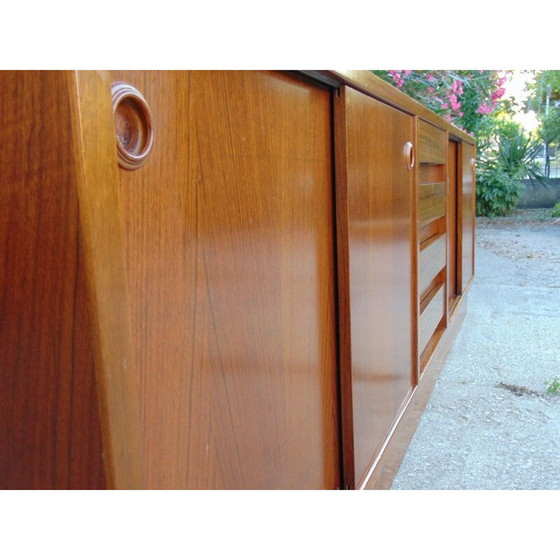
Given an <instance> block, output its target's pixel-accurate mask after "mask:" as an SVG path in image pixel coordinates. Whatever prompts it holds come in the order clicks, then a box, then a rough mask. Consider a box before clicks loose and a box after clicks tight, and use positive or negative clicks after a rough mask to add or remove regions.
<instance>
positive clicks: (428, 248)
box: [418, 234, 447, 300]
mask: <svg viewBox="0 0 560 560" xmlns="http://www.w3.org/2000/svg"><path fill="white" fill-rule="evenodd" d="M446 245H447V236H446V235H445V234H443V235H440V236H438V237H436V238H432V239H431V240H430V241H429V242H428V243H426V245H425V246H423V247H422V249H421V250H420V257H419V259H418V294H419V296H420V300H422V299H424V297H425V296H426V292H427V291H428V290H429V289H430V285H431V284H432V281H433V280H434V278H435V277H436V276H437V275H438V274H439V273H440V272H441V270H442V269H443V268H444V267H445V265H446V262H447V261H446Z"/></svg>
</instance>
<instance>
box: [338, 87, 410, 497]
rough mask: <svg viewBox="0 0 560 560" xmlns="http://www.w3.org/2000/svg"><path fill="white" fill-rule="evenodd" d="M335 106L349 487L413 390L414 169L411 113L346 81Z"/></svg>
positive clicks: (360, 479) (373, 455)
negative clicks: (410, 163)
mask: <svg viewBox="0 0 560 560" xmlns="http://www.w3.org/2000/svg"><path fill="white" fill-rule="evenodd" d="M336 109H337V112H338V113H339V114H340V113H342V114H344V118H345V123H346V124H345V126H346V135H345V136H346V137H345V143H344V148H345V153H346V169H345V181H346V186H345V190H346V193H347V201H346V205H344V206H343V207H342V210H344V209H347V214H346V216H345V217H342V218H341V217H339V219H343V220H344V221H345V222H346V224H347V228H348V234H347V235H348V246H347V247H346V248H345V247H341V248H340V249H339V252H342V253H344V252H345V251H347V254H348V260H349V277H348V286H347V289H348V290H349V296H348V301H349V325H348V326H349V329H350V336H349V337H347V338H346V340H349V341H350V348H349V349H348V348H347V349H344V348H342V349H341V352H343V353H344V352H349V353H350V356H351V383H348V380H347V381H346V383H344V382H343V389H345V394H343V406H345V410H343V415H345V416H346V415H351V423H352V426H353V434H352V436H353V440H352V441H351V442H349V441H345V442H344V446H345V453H346V454H348V453H350V450H351V452H352V454H353V460H354V463H353V468H352V470H351V471H350V472H346V473H345V478H346V484H347V485H348V486H350V487H352V486H360V484H361V483H362V482H363V481H364V480H365V478H366V475H367V474H368V471H369V469H370V467H371V466H372V463H373V461H374V460H375V458H376V456H377V454H378V452H379V450H380V448H381V445H382V444H383V441H384V439H385V438H386V436H387V435H388V433H389V431H390V428H391V426H392V424H393V422H394V420H395V417H396V415H397V414H398V412H399V410H400V409H401V407H402V405H403V403H404V402H405V401H406V399H407V397H408V396H409V394H410V391H411V385H412V375H413V367H412V326H411V325H412V305H413V300H412V286H411V277H412V271H411V252H412V245H411V237H413V234H412V230H413V223H412V217H411V211H412V204H411V200H412V193H413V190H412V189H413V173H411V172H410V171H409V170H408V169H407V166H406V161H405V157H404V152H403V148H404V146H405V144H406V142H409V141H412V139H413V137H414V120H413V119H412V118H411V117H409V116H408V115H406V114H405V113H402V112H400V111H397V110H395V109H393V108H392V107H389V106H388V105H385V104H383V103H381V102H379V101H377V100H375V99H373V98H371V97H368V96H366V95H363V94H362V93H360V92H357V91H355V90H352V89H349V88H346V89H345V91H344V95H342V96H341V97H339V98H338V99H337V107H336ZM339 118H340V117H339ZM337 176H340V174H338V175H337ZM339 246H340V245H339ZM343 288H344V287H341V286H340V285H339V290H340V289H343ZM343 314H344V310H342V312H341V317H342V318H343ZM343 328H344V327H343ZM342 374H343V375H345V374H346V375H348V372H345V371H343V372H342ZM349 385H351V406H349V402H350V397H348V395H347V393H348V392H349ZM347 422H350V421H349V420H347Z"/></svg>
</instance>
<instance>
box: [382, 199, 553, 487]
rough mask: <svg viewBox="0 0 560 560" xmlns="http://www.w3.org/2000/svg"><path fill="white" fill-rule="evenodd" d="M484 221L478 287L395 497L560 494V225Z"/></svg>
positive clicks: (526, 214) (531, 217)
mask: <svg viewBox="0 0 560 560" xmlns="http://www.w3.org/2000/svg"><path fill="white" fill-rule="evenodd" d="M547 216H550V211H543V210H540V211H539V210H537V211H535V210H533V211H518V212H517V213H516V215H515V216H513V217H511V218H497V219H494V220H488V219H484V218H480V219H479V220H478V225H477V229H476V234H477V242H476V246H477V253H476V277H475V281H474V283H473V285H472V287H471V290H470V293H469V295H468V302H467V304H468V311H467V315H466V318H465V321H464V323H463V326H462V329H461V331H460V333H459V335H458V336H457V338H456V340H455V342H454V344H453V347H452V350H451V352H450V354H449V357H448V358H447V361H446V364H445V367H444V369H443V370H442V372H441V375H440V378H439V380H438V382H437V384H436V386H435V389H434V392H433V394H432V397H431V399H430V401H429V403H428V406H427V408H426V410H425V412H424V414H423V416H422V418H421V420H420V423H419V426H418V430H417V432H416V434H415V437H414V439H413V441H412V443H411V446H410V448H409V450H408V452H407V454H406V456H405V458H404V461H403V463H402V465H401V468H400V469H399V472H398V473H397V476H396V478H395V480H394V482H393V489H401V490H404V489H410V490H413V489H428V490H438V489H446V490H460V489H477V490H485V489H498V490H506V489H528V490H536V489H543V490H552V489H560V396H555V395H549V394H547V392H546V383H547V381H551V380H553V379H554V378H555V377H557V378H559V379H560V219H553V218H550V217H547Z"/></svg>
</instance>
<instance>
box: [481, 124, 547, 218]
mask: <svg viewBox="0 0 560 560" xmlns="http://www.w3.org/2000/svg"><path fill="white" fill-rule="evenodd" d="M486 141H487V145H486V147H485V150H484V151H483V153H481V155H480V156H479V160H478V165H477V177H476V181H477V197H476V211H477V214H478V215H479V216H488V217H491V218H492V217H494V216H505V215H507V214H509V213H510V212H511V211H512V210H513V209H514V208H515V205H516V204H517V201H518V200H519V197H520V196H521V194H522V192H523V189H524V184H523V183H522V179H525V178H528V179H531V181H538V182H540V183H542V184H545V183H544V177H543V176H542V175H541V173H540V170H539V166H538V164H537V162H536V161H535V158H536V156H537V155H538V153H539V150H540V145H539V144H538V142H537V141H535V140H534V139H532V138H531V137H530V136H528V135H527V134H525V132H524V131H523V129H522V128H521V126H520V125H518V124H516V123H513V122H502V123H501V124H497V126H496V127H495V129H494V136H493V137H490V138H488V139H486Z"/></svg>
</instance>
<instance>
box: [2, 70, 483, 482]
mask: <svg viewBox="0 0 560 560" xmlns="http://www.w3.org/2000/svg"><path fill="white" fill-rule="evenodd" d="M0 81H1V88H0V100H1V104H0V140H1V141H0V162H1V163H0V201H1V205H0V247H1V250H2V259H1V264H0V289H1V296H0V358H1V361H0V430H1V432H0V488H3V489H102V488H110V489H232V488H234V489H273V488H274V489H314V488H316V489H354V488H356V489H357V488H388V487H390V484H391V481H392V477H393V476H394V474H395V473H396V469H397V468H398V466H399V463H400V461H401V460H402V457H403V455H404V452H405V451H406V447H407V445H408V443H409V442H410V439H411V438H412V435H413V433H414V429H415V425H416V422H417V420H418V418H419V416H420V414H421V412H422V408H423V406H425V403H426V401H427V398H428V396H429V393H430V391H431V387H432V386H433V383H434V381H435V379H436V377H437V374H438V371H439V368H440V367H441V364H442V360H443V359H444V356H445V352H446V351H447V350H446V349H448V348H449V345H450V343H451V341H452V340H453V336H454V334H455V332H456V331H457V329H458V326H459V324H460V322H461V320H462V317H463V316H464V311H465V305H466V302H465V301H464V295H465V293H466V292H467V290H468V287H469V285H470V282H471V280H472V277H473V274H474V220H475V214H474V208H475V205H474V204H475V183H474V157H475V152H474V139H473V138H472V137H471V136H469V135H467V134H465V133H464V132H463V131H461V130H458V129H457V128H455V127H453V126H452V125H450V124H449V123H447V122H446V121H445V120H443V119H441V118H439V117H438V116H436V115H434V114H433V113H431V112H430V111H428V110H427V109H426V108H424V107H423V106H421V105H420V104H418V103H416V102H415V101H413V100H412V99H410V98H408V97H407V96H406V95H404V94H403V93H401V92H400V91H398V90H397V89H395V88H393V87H391V86H390V85H388V84H386V83H384V82H383V81H381V80H379V79H378V78H376V77H375V76H374V75H373V74H371V73H370V72H366V71H294V72H284V71H282V72H276V71H270V72H268V71H262V72H260V71H259V72H257V71H240V72H233V71H196V72H191V71H3V72H0Z"/></svg>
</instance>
